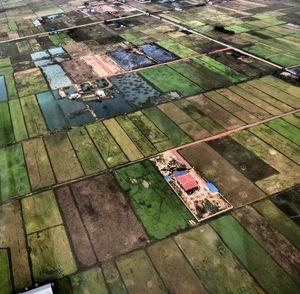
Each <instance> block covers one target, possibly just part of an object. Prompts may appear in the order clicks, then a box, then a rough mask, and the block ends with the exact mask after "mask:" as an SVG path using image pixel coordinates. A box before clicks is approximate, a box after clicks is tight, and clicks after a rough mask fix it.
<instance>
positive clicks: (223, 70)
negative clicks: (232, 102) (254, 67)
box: [193, 56, 247, 83]
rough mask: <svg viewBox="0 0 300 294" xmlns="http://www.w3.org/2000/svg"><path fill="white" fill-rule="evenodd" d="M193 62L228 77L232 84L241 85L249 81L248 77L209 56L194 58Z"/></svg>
mask: <svg viewBox="0 0 300 294" xmlns="http://www.w3.org/2000/svg"><path fill="white" fill-rule="evenodd" d="M193 60H194V61H195V62H197V63H199V64H201V65H203V66H205V67H206V68H208V69H210V70H212V71H214V72H216V73H219V74H221V75H223V76H226V78H228V79H229V80H230V81H231V82H232V83H239V82H242V81H245V80H246V79H247V77H246V76H244V75H242V74H240V73H238V72H236V71H235V70H233V69H232V68H230V67H228V66H226V65H225V64H223V63H221V62H219V61H217V60H215V59H213V58H211V57H209V56H202V57H200V58H194V59H193Z"/></svg>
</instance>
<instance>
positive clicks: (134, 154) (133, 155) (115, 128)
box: [103, 118, 144, 161]
mask: <svg viewBox="0 0 300 294" xmlns="http://www.w3.org/2000/svg"><path fill="white" fill-rule="evenodd" d="M103 124H104V125H105V127H106V128H107V129H108V131H109V132H110V133H111V135H112V136H113V138H114V139H115V141H116V142H117V143H118V144H119V146H120V147H121V149H122V150H123V152H124V153H125V154H126V156H127V158H128V159H129V160H130V161H135V160H138V159H142V158H143V157H144V156H143V154H142V153H141V152H140V151H139V149H138V148H137V147H136V146H135V144H134V143H133V142H132V141H131V140H130V138H129V137H128V136H127V134H126V133H125V132H124V130H123V129H122V128H121V127H120V125H119V124H118V122H117V121H116V120H115V119H114V118H111V119H108V120H105V121H104V122H103Z"/></svg>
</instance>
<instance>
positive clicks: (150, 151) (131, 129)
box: [116, 116, 157, 157]
mask: <svg viewBox="0 0 300 294" xmlns="http://www.w3.org/2000/svg"><path fill="white" fill-rule="evenodd" d="M116 120H117V122H118V123H119V125H120V126H121V127H122V128H123V129H124V130H125V132H126V133H127V135H128V137H129V138H130V139H131V141H132V142H133V143H134V144H135V145H136V146H137V147H138V148H139V150H140V152H142V154H143V155H144V156H145V157H147V156H151V155H154V154H156V153H157V150H156V149H155V147H154V146H153V145H152V144H151V143H150V142H149V141H148V139H147V138H146V137H145V136H144V135H143V134H142V132H141V131H140V130H139V129H138V128H137V127H136V126H135V125H134V123H133V122H132V121H131V120H130V119H129V118H128V117H127V116H118V117H117V118H116Z"/></svg>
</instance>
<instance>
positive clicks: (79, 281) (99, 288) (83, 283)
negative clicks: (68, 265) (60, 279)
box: [71, 267, 108, 294]
mask: <svg viewBox="0 0 300 294" xmlns="http://www.w3.org/2000/svg"><path fill="white" fill-rule="evenodd" d="M71 284H72V290H73V292H72V293H74V294H89V293H99V294H100V293H101V294H105V293H108V291H107V288H106V285H105V281H104V278H103V274H102V272H101V269H100V268H99V267H96V268H92V269H89V270H87V271H84V272H81V273H78V274H76V275H73V276H71Z"/></svg>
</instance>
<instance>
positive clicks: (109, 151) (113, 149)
mask: <svg viewBox="0 0 300 294" xmlns="http://www.w3.org/2000/svg"><path fill="white" fill-rule="evenodd" d="M86 129H87V131H88V132H89V134H90V136H91V138H92V140H93V141H94V143H95V145H96V147H97V148H98V151H99V152H100V154H101V155H102V158H103V159H104V161H105V163H106V164H107V165H108V166H109V167H113V166H116V165H120V164H123V163H126V162H128V159H127V158H126V156H125V154H124V153H123V152H122V150H121V148H120V146H119V145H118V144H117V143H116V141H115V140H114V139H113V137H112V135H111V134H110V133H109V132H108V130H107V129H106V127H105V126H104V124H103V123H102V122H99V123H95V124H93V125H88V126H86Z"/></svg>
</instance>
